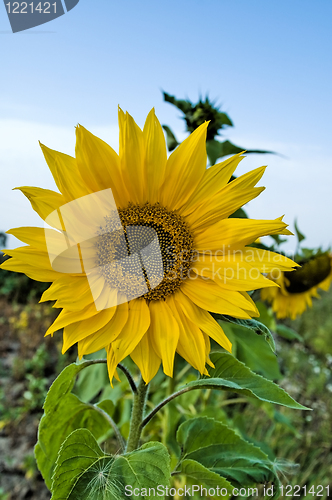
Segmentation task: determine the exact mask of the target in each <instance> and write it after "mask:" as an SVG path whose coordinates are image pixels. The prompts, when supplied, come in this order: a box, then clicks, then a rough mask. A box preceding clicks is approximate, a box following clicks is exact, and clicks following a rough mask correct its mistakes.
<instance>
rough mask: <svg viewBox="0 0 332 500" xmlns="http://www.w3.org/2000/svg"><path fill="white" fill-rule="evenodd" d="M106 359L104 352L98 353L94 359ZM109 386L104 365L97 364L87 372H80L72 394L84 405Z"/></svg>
mask: <svg viewBox="0 0 332 500" xmlns="http://www.w3.org/2000/svg"><path fill="white" fill-rule="evenodd" d="M101 357H106V352H104V353H99V356H97V357H96V358H94V359H97V358H101ZM108 386H109V378H108V373H107V365H106V363H98V364H96V365H93V366H91V367H90V368H89V369H88V370H82V371H81V372H80V373H79V374H78V377H77V381H76V384H75V388H74V391H73V392H74V394H76V396H78V397H79V398H80V400H81V401H84V403H89V402H90V401H92V400H93V399H94V398H95V397H96V396H97V395H98V394H99V393H100V392H101V391H102V390H103V389H104V388H105V387H108Z"/></svg>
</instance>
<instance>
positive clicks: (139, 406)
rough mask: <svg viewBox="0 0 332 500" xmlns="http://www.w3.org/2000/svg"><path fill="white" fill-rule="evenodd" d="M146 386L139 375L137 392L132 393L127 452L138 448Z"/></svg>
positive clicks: (146, 391)
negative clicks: (132, 401) (132, 400)
mask: <svg viewBox="0 0 332 500" xmlns="http://www.w3.org/2000/svg"><path fill="white" fill-rule="evenodd" d="M148 388H149V386H148V385H147V384H145V382H144V380H143V378H142V377H141V379H140V381H139V384H138V386H137V392H136V394H135V395H134V403H133V409H132V413H131V419H130V429H129V437H128V441H127V448H126V452H127V453H129V452H130V451H134V450H136V449H137V448H138V444H139V440H140V437H141V434H142V430H143V427H142V421H143V416H144V410H145V404H146V397H147V393H148Z"/></svg>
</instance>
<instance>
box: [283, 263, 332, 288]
mask: <svg viewBox="0 0 332 500" xmlns="http://www.w3.org/2000/svg"><path fill="white" fill-rule="evenodd" d="M330 272H331V259H330V257H329V256H328V255H326V254H324V255H320V256H319V257H315V258H313V259H311V260H309V261H308V262H306V263H305V264H303V265H302V267H301V268H299V269H297V270H296V271H291V272H285V273H284V275H285V277H286V278H287V280H288V281H289V285H285V288H286V290H287V292H288V293H304V292H307V291H308V290H310V289H311V288H313V287H315V286H317V285H319V283H321V282H322V281H324V280H325V278H327V277H328V275H329V274H330Z"/></svg>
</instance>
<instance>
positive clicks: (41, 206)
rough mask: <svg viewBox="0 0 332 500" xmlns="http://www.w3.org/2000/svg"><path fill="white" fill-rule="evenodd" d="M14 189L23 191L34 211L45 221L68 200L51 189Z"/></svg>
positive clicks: (24, 187)
mask: <svg viewBox="0 0 332 500" xmlns="http://www.w3.org/2000/svg"><path fill="white" fill-rule="evenodd" d="M14 189H18V190H19V191H22V193H23V194H24V195H25V196H26V197H27V198H28V200H29V201H30V203H31V206H32V208H33V209H34V211H35V212H37V214H38V215H39V216H40V217H41V218H42V219H43V220H45V219H46V218H47V217H48V216H49V215H50V213H52V212H53V211H54V210H57V209H58V208H60V207H61V206H62V205H64V204H65V203H66V199H65V197H64V196H63V195H62V194H60V193H56V192H55V191H51V190H49V189H42V188H36V187H31V186H22V187H17V188H14Z"/></svg>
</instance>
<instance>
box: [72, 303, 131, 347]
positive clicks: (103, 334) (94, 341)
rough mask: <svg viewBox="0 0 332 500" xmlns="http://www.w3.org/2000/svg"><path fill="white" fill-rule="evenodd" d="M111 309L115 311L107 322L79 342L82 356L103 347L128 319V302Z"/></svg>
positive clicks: (118, 332) (116, 335)
mask: <svg viewBox="0 0 332 500" xmlns="http://www.w3.org/2000/svg"><path fill="white" fill-rule="evenodd" d="M113 309H116V311H115V313H114V315H113V317H112V319H111V320H110V322H109V323H107V324H106V325H105V326H104V327H102V328H100V329H99V330H98V331H96V332H94V333H93V334H91V335H89V336H88V337H85V338H83V339H82V340H81V341H80V342H79V346H80V353H81V355H82V356H83V355H84V354H91V353H92V352H97V351H99V350H100V349H103V348H104V347H106V346H108V345H109V344H110V343H112V342H113V341H114V340H115V339H116V338H117V337H118V336H119V335H120V333H121V331H122V329H123V328H124V326H125V324H126V323H127V321H128V303H127V302H124V303H123V304H119V305H118V306H116V308H113Z"/></svg>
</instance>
